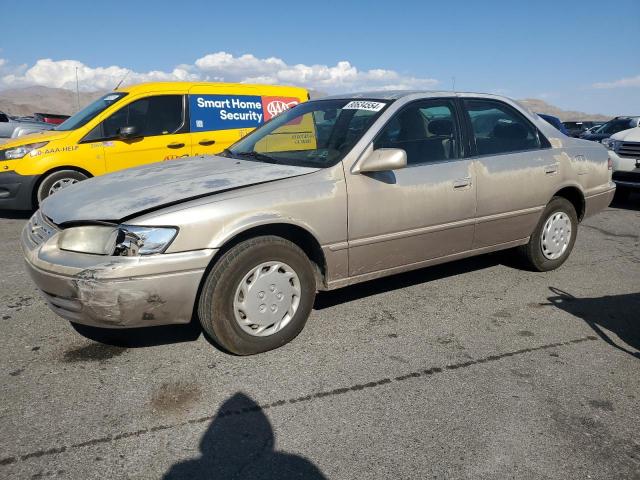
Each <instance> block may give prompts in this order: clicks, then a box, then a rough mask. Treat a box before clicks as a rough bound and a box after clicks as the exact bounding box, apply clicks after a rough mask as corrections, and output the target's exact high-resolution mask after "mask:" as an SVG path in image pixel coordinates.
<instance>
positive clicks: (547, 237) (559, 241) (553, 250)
mask: <svg viewBox="0 0 640 480" xmlns="http://www.w3.org/2000/svg"><path fill="white" fill-rule="evenodd" d="M570 241H571V219H570V218H569V216H568V215H567V214H566V213H564V212H555V213H553V214H551V216H550V217H549V218H548V219H547V221H546V222H545V223H544V228H543V229H542V236H541V237H540V246H541V247H542V254H543V255H544V256H545V257H546V258H548V259H549V260H556V259H558V258H560V257H561V256H562V255H563V254H564V252H565V251H566V250H567V247H568V246H569V242H570Z"/></svg>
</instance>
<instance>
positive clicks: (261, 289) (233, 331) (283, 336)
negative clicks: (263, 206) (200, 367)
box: [198, 236, 316, 355]
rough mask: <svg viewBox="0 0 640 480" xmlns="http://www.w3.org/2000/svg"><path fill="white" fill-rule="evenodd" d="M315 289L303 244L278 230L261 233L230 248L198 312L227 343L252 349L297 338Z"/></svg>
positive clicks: (235, 349) (233, 348)
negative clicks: (264, 234)
mask: <svg viewBox="0 0 640 480" xmlns="http://www.w3.org/2000/svg"><path fill="white" fill-rule="evenodd" d="M315 294H316V280H315V274H314V269H313V266H312V264H311V262H310V261H309V259H308V258H307V256H306V255H305V253H304V252H303V251H302V250H301V249H300V248H299V247H298V246H297V245H295V244H294V243H292V242H290V241H288V240H285V239H283V238H280V237H275V236H263V237H256V238H252V239H249V240H246V241H244V242H242V243H239V244H238V245H236V246H235V247H233V248H232V249H230V250H229V251H228V252H226V253H225V254H224V255H223V256H222V257H221V258H220V259H219V260H218V262H217V263H216V264H215V265H214V267H213V268H212V269H211V271H210V272H209V274H208V276H207V279H206V280H205V284H204V286H203V289H202V292H201V293H200V298H199V301H198V317H199V319H200V323H201V324H202V328H203V329H204V330H205V331H206V332H207V333H208V334H209V336H210V337H211V338H212V339H213V340H214V341H215V342H216V343H217V344H218V345H220V346H221V347H222V348H224V349H226V350H228V351H230V352H232V353H235V354H237V355H252V354H255V353H260V352H265V351H267V350H272V349H274V348H277V347H280V346H281V345H284V344H285V343H287V342H290V341H291V340H293V339H294V338H295V337H296V336H297V335H298V334H299V333H300V331H302V328H303V327H304V325H305V323H306V321H307V318H308V316H309V313H310V312H311V308H312V306H313V301H314V298H315Z"/></svg>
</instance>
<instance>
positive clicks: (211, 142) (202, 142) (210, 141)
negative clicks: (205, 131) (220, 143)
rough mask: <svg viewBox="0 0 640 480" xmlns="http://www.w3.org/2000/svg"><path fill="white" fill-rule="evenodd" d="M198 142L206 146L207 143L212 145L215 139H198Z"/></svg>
mask: <svg viewBox="0 0 640 480" xmlns="http://www.w3.org/2000/svg"><path fill="white" fill-rule="evenodd" d="M198 143H199V144H200V145H203V146H205V147H206V146H207V145H213V144H214V143H216V141H215V140H200V141H199V142H198Z"/></svg>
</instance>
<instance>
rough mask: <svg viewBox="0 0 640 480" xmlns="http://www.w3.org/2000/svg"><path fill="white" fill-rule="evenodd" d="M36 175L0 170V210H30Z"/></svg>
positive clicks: (36, 179)
mask: <svg viewBox="0 0 640 480" xmlns="http://www.w3.org/2000/svg"><path fill="white" fill-rule="evenodd" d="M38 176H39V175H19V174H17V173H16V172H0V210H31V209H32V208H33V188H34V187H35V184H36V182H37V181H38Z"/></svg>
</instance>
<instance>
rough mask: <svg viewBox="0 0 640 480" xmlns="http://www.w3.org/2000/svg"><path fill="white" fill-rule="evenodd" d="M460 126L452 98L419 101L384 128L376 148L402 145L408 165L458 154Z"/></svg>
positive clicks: (437, 160)
mask: <svg viewBox="0 0 640 480" xmlns="http://www.w3.org/2000/svg"><path fill="white" fill-rule="evenodd" d="M456 138H457V128H456V121H455V114H454V110H453V105H452V104H451V102H450V101H447V100H445V101H442V100H435V101H430V102H417V103H413V104H410V105H409V106H407V107H405V108H403V109H402V110H401V111H400V113H398V114H397V115H395V116H394V117H393V118H392V119H391V120H390V121H389V123H387V125H386V126H385V127H384V129H383V130H382V131H381V132H380V134H379V135H378V137H377V138H376V140H375V142H374V144H373V148H375V149H378V148H400V149H402V150H404V151H405V152H406V153H407V165H416V164H420V163H429V162H441V161H445V160H451V159H454V158H457V157H458V147H457V145H456Z"/></svg>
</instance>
